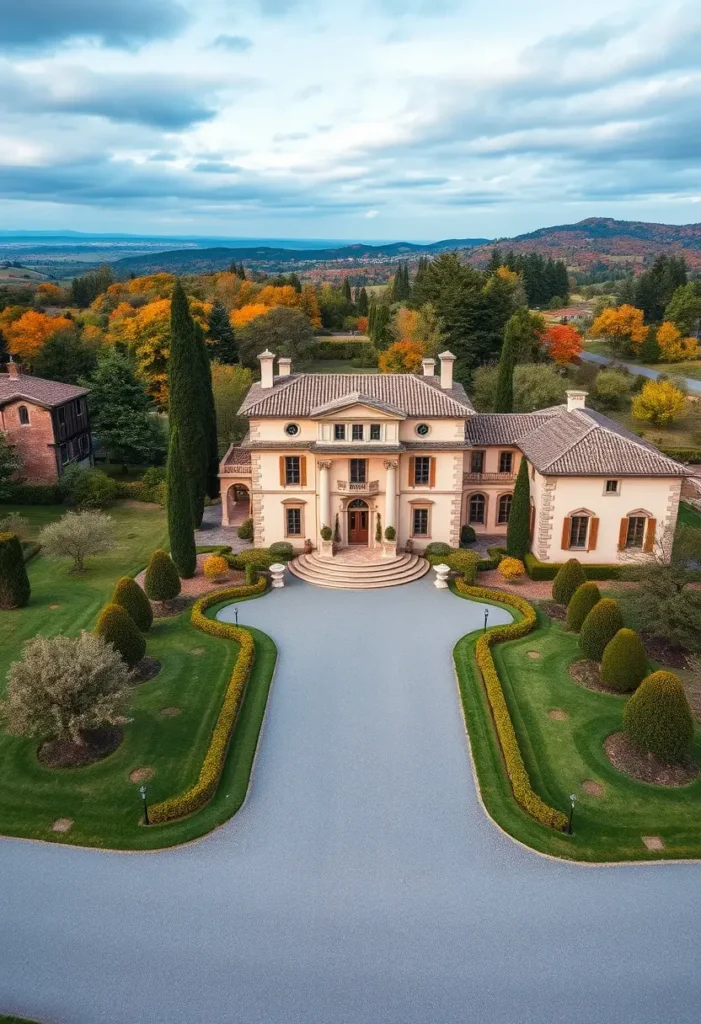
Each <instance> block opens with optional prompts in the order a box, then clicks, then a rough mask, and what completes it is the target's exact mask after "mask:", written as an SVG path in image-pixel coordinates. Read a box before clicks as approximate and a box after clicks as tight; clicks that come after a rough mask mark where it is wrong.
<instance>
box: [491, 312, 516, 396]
mask: <svg viewBox="0 0 701 1024" xmlns="http://www.w3.org/2000/svg"><path fill="white" fill-rule="evenodd" d="M515 365H516V352H515V338H514V335H513V332H512V331H510V330H509V324H507V325H506V330H505V331H504V344H503V345H502V346H501V356H500V357H499V368H498V371H497V395H496V411H497V412H513V411H514V367H515Z"/></svg>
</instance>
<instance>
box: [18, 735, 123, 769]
mask: <svg viewBox="0 0 701 1024" xmlns="http://www.w3.org/2000/svg"><path fill="white" fill-rule="evenodd" d="M83 735H84V738H85V743H83V744H78V743H73V742H72V740H48V741H47V742H46V743H42V744H41V746H40V747H39V749H38V751H37V757H38V759H39V761H40V763H41V764H43V765H44V767H45V768H83V767H85V765H88V764H95V762H96V761H102V760H103V759H104V758H105V757H109V756H110V754H113V753H114V752H115V750H116V749H117V747H118V746H119V745H120V743H121V742H122V730H121V729H119V728H118V727H117V726H116V725H107V726H105V727H104V728H102V729H88V730H86V731H85V733H84V734H83Z"/></svg>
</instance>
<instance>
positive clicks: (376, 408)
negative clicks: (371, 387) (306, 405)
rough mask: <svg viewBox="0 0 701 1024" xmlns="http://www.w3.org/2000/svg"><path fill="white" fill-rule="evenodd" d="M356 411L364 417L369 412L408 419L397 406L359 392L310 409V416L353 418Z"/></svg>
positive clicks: (317, 417) (318, 417) (315, 417)
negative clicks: (344, 416)
mask: <svg viewBox="0 0 701 1024" xmlns="http://www.w3.org/2000/svg"><path fill="white" fill-rule="evenodd" d="M356 410H358V415H364V414H366V413H368V412H370V413H373V414H376V413H378V412H381V413H384V415H385V416H388V417H390V418H391V419H406V413H405V412H402V410H401V409H399V408H398V407H397V406H396V405H392V404H390V403H389V402H381V401H380V400H379V399H376V398H371V397H370V396H369V395H363V394H359V393H358V392H357V391H356V392H355V393H354V394H351V395H346V396H344V397H343V398H337V399H335V401H333V402H327V403H326V405H319V406H317V407H316V408H315V409H310V410H309V415H310V416H312V417H313V418H314V419H324V418H325V417H326V416H333V415H336V414H339V413H344V414H345V415H347V416H353V415H355V414H356Z"/></svg>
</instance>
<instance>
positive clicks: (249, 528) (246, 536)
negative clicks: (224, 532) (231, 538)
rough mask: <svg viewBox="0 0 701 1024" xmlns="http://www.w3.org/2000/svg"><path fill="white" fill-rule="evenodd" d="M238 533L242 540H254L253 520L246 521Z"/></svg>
mask: <svg viewBox="0 0 701 1024" xmlns="http://www.w3.org/2000/svg"><path fill="white" fill-rule="evenodd" d="M236 533H237V534H238V536H239V538H240V539H241V540H253V520H252V519H244V521H243V522H242V523H241V525H240V526H239V528H238V530H237V531H236Z"/></svg>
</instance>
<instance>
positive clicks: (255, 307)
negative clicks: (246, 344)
mask: <svg viewBox="0 0 701 1024" xmlns="http://www.w3.org/2000/svg"><path fill="white" fill-rule="evenodd" d="M269 310H270V307H269V306H266V305H265V303H264V302H251V303H248V304H247V305H245V306H242V307H241V308H240V309H235V310H233V311H232V313H231V326H232V327H233V328H234V330H235V331H236V330H239V329H240V328H242V327H245V326H246V325H247V324H250V322H251V321H252V320H255V318H256V317H257V316H265V314H266V313H268V312H269Z"/></svg>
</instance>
